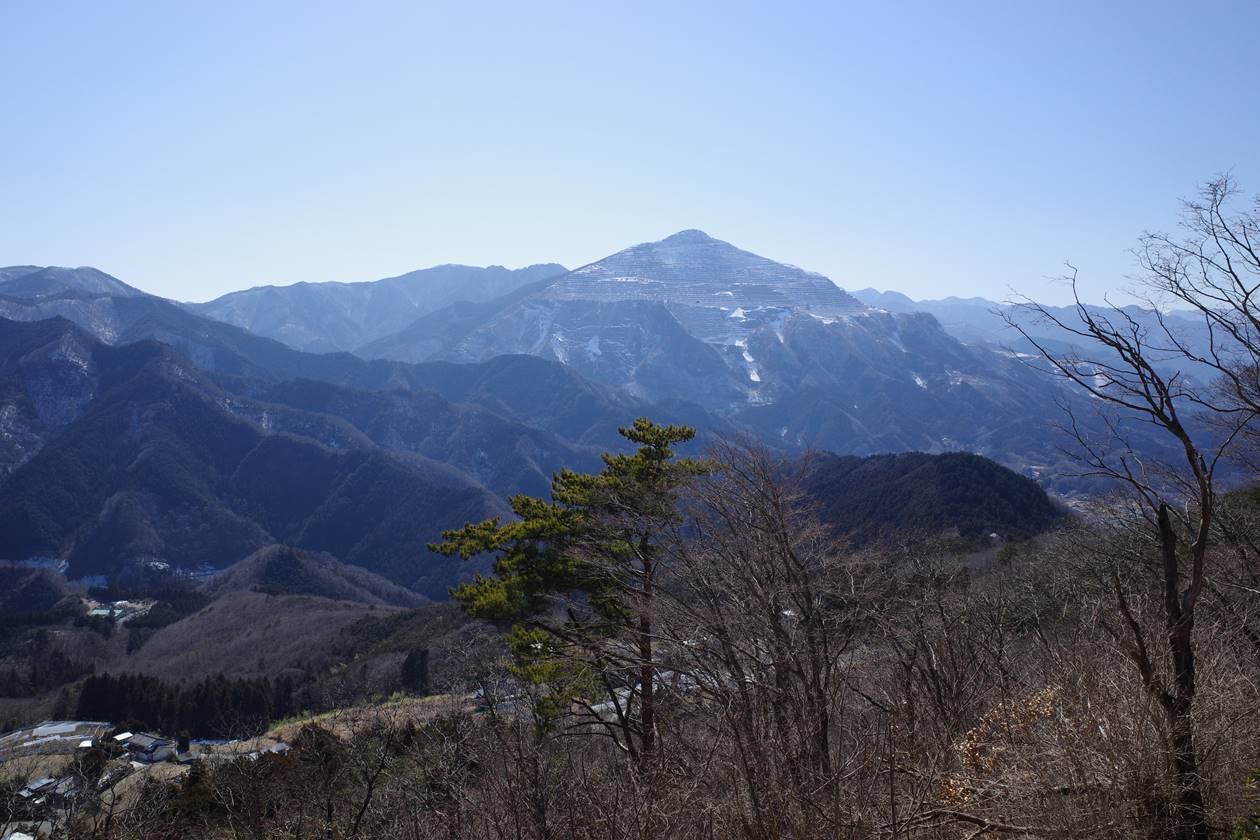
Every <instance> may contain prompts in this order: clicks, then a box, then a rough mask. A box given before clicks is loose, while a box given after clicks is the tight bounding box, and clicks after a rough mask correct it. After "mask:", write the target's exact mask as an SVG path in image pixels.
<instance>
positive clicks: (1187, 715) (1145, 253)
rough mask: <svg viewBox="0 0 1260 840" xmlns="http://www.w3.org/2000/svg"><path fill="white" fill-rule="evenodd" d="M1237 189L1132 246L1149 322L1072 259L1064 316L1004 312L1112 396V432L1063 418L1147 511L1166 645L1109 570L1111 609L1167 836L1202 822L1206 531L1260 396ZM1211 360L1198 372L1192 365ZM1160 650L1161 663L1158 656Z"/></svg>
mask: <svg viewBox="0 0 1260 840" xmlns="http://www.w3.org/2000/svg"><path fill="white" fill-rule="evenodd" d="M1233 192H1234V188H1233V186H1232V185H1231V184H1230V182H1229V181H1228V179H1224V178H1222V179H1219V180H1217V181H1214V182H1212V183H1210V184H1209V185H1208V186H1207V187H1206V188H1205V189H1204V192H1203V198H1202V200H1200V201H1192V202H1188V203H1187V204H1186V206H1185V217H1186V226H1187V229H1188V235H1186V236H1185V237H1183V238H1180V239H1178V238H1175V237H1173V236H1170V235H1166V234H1148V235H1146V236H1145V237H1143V239H1142V243H1141V247H1140V249H1139V250H1138V258H1139V263H1140V265H1141V266H1142V267H1143V269H1144V274H1143V275H1142V277H1141V283H1142V285H1143V288H1145V289H1146V290H1147V291H1148V292H1149V294H1150V300H1151V302H1152V303H1154V304H1156V324H1155V326H1153V327H1150V326H1146V325H1144V324H1143V323H1142V322H1140V321H1139V320H1138V319H1137V318H1135V317H1134V316H1133V315H1132V314H1130V313H1129V312H1126V311H1125V310H1124V309H1123V308H1121V307H1119V306H1110V307H1109V308H1096V307H1090V306H1086V305H1085V304H1084V303H1082V301H1081V299H1080V296H1079V293H1078V290H1077V286H1076V273H1075V269H1073V272H1072V275H1071V277H1070V278H1069V279H1070V281H1071V286H1072V291H1073V297H1074V300H1075V306H1074V307H1073V312H1074V315H1075V317H1074V318H1066V317H1061V316H1059V315H1057V314H1055V313H1054V312H1053V311H1052V310H1050V309H1049V308H1048V307H1046V306H1043V305H1041V304H1037V303H1034V302H1031V301H1026V302H1024V303H1022V304H1021V305H1020V306H1019V307H1017V309H1016V311H1015V313H1013V314H1008V316H1007V321H1008V323H1009V324H1010V325H1011V326H1013V327H1014V328H1015V329H1017V330H1019V332H1020V333H1021V334H1023V336H1024V338H1025V339H1027V340H1028V341H1029V342H1030V343H1031V344H1032V345H1033V346H1035V347H1036V348H1037V350H1038V351H1039V352H1040V354H1041V356H1042V358H1043V359H1044V360H1045V361H1046V362H1047V363H1048V364H1049V367H1050V370H1051V371H1052V372H1053V373H1055V374H1056V375H1058V376H1059V377H1061V378H1062V379H1063V380H1066V381H1067V382H1069V383H1071V384H1072V385H1074V386H1075V387H1076V388H1077V389H1078V390H1080V391H1083V392H1084V393H1085V394H1087V395H1088V396H1089V397H1091V398H1092V399H1093V400H1094V401H1095V403H1094V404H1095V405H1097V406H1100V407H1106V408H1110V409H1113V410H1114V412H1113V413H1111V414H1109V415H1106V416H1105V424H1104V425H1105V428H1106V429H1107V431H1108V434H1107V435H1106V436H1105V437H1104V438H1103V439H1098V438H1094V437H1091V435H1090V434H1089V433H1088V432H1087V431H1085V429H1084V426H1083V424H1080V423H1078V422H1077V420H1078V410H1077V409H1073V408H1071V407H1067V411H1068V419H1069V427H1070V429H1071V430H1072V432H1073V434H1074V435H1075V437H1076V442H1077V443H1078V445H1079V452H1080V457H1081V459H1082V460H1083V461H1084V463H1085V464H1086V465H1087V467H1088V469H1089V471H1090V473H1092V474H1094V475H1099V476H1105V477H1109V478H1112V479H1115V480H1117V481H1119V482H1120V483H1121V484H1122V485H1123V486H1125V487H1127V488H1128V489H1129V490H1130V492H1131V494H1132V497H1133V498H1134V500H1135V501H1136V502H1137V504H1138V505H1139V509H1140V510H1141V511H1142V512H1143V513H1144V519H1145V521H1146V522H1147V524H1148V526H1149V529H1150V532H1151V534H1152V535H1153V537H1154V542H1155V545H1156V546H1157V551H1158V564H1157V570H1158V571H1157V575H1158V580H1159V587H1160V590H1161V592H1162V602H1163V624H1164V628H1163V629H1164V643H1163V647H1164V654H1163V655H1162V656H1161V654H1160V652H1159V649H1158V645H1157V643H1156V642H1155V641H1154V640H1153V639H1152V638H1151V637H1150V634H1149V633H1148V631H1147V629H1146V628H1145V627H1144V626H1143V623H1142V622H1141V621H1140V617H1139V615H1138V614H1137V612H1136V611H1135V608H1134V605H1133V603H1132V598H1131V595H1130V594H1129V592H1128V591H1127V590H1126V587H1125V586H1124V585H1122V581H1121V579H1120V576H1119V575H1118V574H1117V575H1116V576H1115V577H1114V579H1113V596H1114V604H1115V609H1116V610H1117V611H1118V613H1119V615H1120V617H1121V618H1122V620H1123V624H1124V626H1125V628H1126V631H1127V634H1128V637H1129V642H1128V653H1129V656H1130V657H1131V658H1132V660H1133V663H1134V665H1135V666H1136V668H1137V670H1138V673H1139V674H1140V676H1141V680H1142V684H1143V685H1144V686H1145V689H1146V691H1147V692H1148V693H1149V694H1150V695H1151V696H1152V697H1153V698H1154V699H1155V700H1156V701H1158V703H1159V705H1160V707H1161V708H1162V709H1163V712H1164V715H1165V719H1166V724H1167V728H1168V741H1169V758H1170V765H1171V775H1172V783H1173V790H1174V798H1175V819H1174V822H1175V825H1176V836H1177V837H1179V838H1186V840H1190V839H1191V838H1193V839H1194V840H1200V838H1206V837H1207V836H1208V834H1209V823H1208V816H1207V804H1206V802H1205V796H1204V790H1203V784H1202V779H1201V775H1200V766H1199V755H1198V752H1197V751H1196V743H1195V718H1194V698H1195V692H1196V673H1195V652H1196V641H1195V618H1196V612H1197V610H1198V607H1199V604H1200V601H1201V599H1202V598H1203V596H1204V592H1205V588H1206V587H1207V583H1208V564H1207V560H1208V555H1209V545H1210V542H1211V539H1212V536H1213V533H1214V525H1215V523H1216V516H1217V507H1218V501H1219V500H1218V496H1219V493H1220V490H1219V483H1220V481H1219V477H1218V476H1219V472H1220V467H1221V465H1222V464H1223V463H1224V462H1225V458H1226V456H1227V455H1228V454H1230V453H1231V452H1232V451H1233V449H1234V447H1235V444H1236V443H1237V441H1238V440H1239V438H1240V436H1241V435H1243V434H1245V433H1246V432H1247V431H1248V430H1250V429H1252V428H1253V427H1254V425H1255V419H1256V416H1257V413H1258V412H1260V400H1258V399H1256V398H1255V397H1256V394H1257V393H1258V392H1257V391H1256V390H1255V389H1254V388H1253V387H1252V383H1253V381H1254V379H1255V371H1256V361H1257V359H1260V355H1258V354H1257V350H1258V347H1260V345H1257V341H1256V339H1257V337H1258V336H1260V330H1258V329H1257V327H1258V326H1260V319H1258V318H1257V316H1258V315H1260V311H1258V310H1257V308H1256V303H1255V301H1254V299H1253V297H1254V293H1255V291H1256V288H1257V286H1258V285H1260V259H1257V251H1256V247H1257V245H1260V242H1257V238H1258V237H1257V233H1258V232H1260V226H1258V220H1257V215H1256V213H1255V212H1251V213H1243V214H1241V215H1238V216H1232V217H1231V216H1229V215H1228V209H1227V208H1228V202H1229V199H1230V197H1231V195H1232V194H1233ZM1169 299H1171V300H1173V301H1177V302H1180V303H1181V304H1183V305H1187V306H1189V307H1191V308H1192V310H1193V311H1195V312H1197V313H1198V315H1199V316H1200V318H1201V320H1202V325H1203V328H1204V330H1205V335H1206V346H1204V345H1203V344H1195V343H1192V342H1191V341H1188V340H1187V339H1186V338H1185V337H1184V335H1183V334H1182V333H1181V332H1180V331H1179V329H1178V327H1177V325H1176V324H1175V323H1174V321H1173V319H1172V318H1170V317H1168V316H1167V315H1166V314H1165V313H1164V312H1162V310H1161V309H1159V305H1161V304H1166V303H1167V302H1168V301H1169ZM1018 314H1027V315H1031V316H1032V317H1033V318H1034V319H1036V320H1038V321H1040V322H1043V323H1049V324H1051V325H1053V326H1055V327H1057V328H1058V330H1059V331H1060V332H1061V333H1062V334H1063V335H1064V336H1066V337H1068V338H1069V339H1070V340H1071V341H1072V342H1079V343H1080V345H1081V346H1083V348H1084V349H1080V350H1076V349H1074V350H1072V351H1069V352H1067V353H1060V352H1056V351H1054V350H1051V349H1050V348H1049V347H1048V346H1047V344H1046V343H1045V342H1044V341H1042V340H1040V339H1038V338H1037V337H1035V336H1033V335H1032V334H1031V332H1030V330H1029V329H1028V327H1027V325H1026V323H1025V322H1023V321H1021V320H1020V319H1019V318H1018V317H1016V316H1017V315H1018ZM1195 367H1197V368H1199V369H1200V370H1202V369H1204V368H1206V369H1207V370H1209V371H1212V372H1213V373H1214V374H1216V379H1215V380H1214V381H1213V382H1212V383H1210V384H1203V383H1196V382H1195V381H1194V379H1193V378H1192V376H1191V375H1190V374H1189V371H1190V370H1191V369H1192V368H1195ZM1134 420H1136V421H1138V422H1140V423H1141V424H1143V426H1146V427H1151V428H1154V429H1155V430H1156V431H1157V432H1158V433H1159V434H1160V435H1161V436H1162V437H1163V439H1164V440H1167V441H1169V442H1170V443H1171V444H1172V446H1173V448H1174V450H1175V451H1176V452H1178V453H1179V454H1178V456H1177V457H1175V458H1169V459H1167V460H1165V461H1162V462H1161V461H1158V460H1155V459H1151V458H1150V457H1149V455H1148V454H1146V453H1143V452H1140V451H1139V450H1138V448H1137V447H1136V446H1135V445H1134V444H1133V442H1132V438H1131V430H1132V428H1133V427H1132V426H1129V425H1126V423H1131V422H1132V421H1134ZM1161 661H1163V662H1164V663H1166V666H1167V667H1162V666H1161Z"/></svg>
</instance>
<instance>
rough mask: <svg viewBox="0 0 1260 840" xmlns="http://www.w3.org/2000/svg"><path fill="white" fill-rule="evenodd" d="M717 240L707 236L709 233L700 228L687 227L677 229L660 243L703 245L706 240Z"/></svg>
mask: <svg viewBox="0 0 1260 840" xmlns="http://www.w3.org/2000/svg"><path fill="white" fill-rule="evenodd" d="M718 241H720V240H717V239H714V238H713V237H712V236H709V234H707V233H705V232H704V231H702V230H697V229H696V228H688V229H687V230H680V231H678V233H675V234H674V235H673V236H667V237H665V238H664V239H662V240H661V244H669V245H703V244H705V243H708V242H718Z"/></svg>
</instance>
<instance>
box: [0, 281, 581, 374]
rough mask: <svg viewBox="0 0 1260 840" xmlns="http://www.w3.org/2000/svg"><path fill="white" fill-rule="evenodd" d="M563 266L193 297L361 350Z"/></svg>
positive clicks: (250, 325)
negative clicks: (207, 298) (455, 305)
mask: <svg viewBox="0 0 1260 840" xmlns="http://www.w3.org/2000/svg"><path fill="white" fill-rule="evenodd" d="M564 272H565V269H564V266H561V265H556V264H555V263H546V264H542V265H531V266H527V267H526V268H519V269H515V270H512V269H507V268H503V267H502V266H497V265H492V266H489V267H486V268H475V267H472V266H466V265H439V266H435V267H433V268H425V269H421V270H419V271H411V272H408V273H407V274H401V275H399V276H397V277H387V278H385V279H384V280H375V281H369V282H362V283H295V284H293V285H291V286H258V287H256V288H253V289H246V290H244V291H240V292H231V293H230V294H226V295H223V296H222V297H220V298H216V299H215V300H212V301H209V302H208V303H191V304H186V305H187V307H188V308H189V309H190V310H192V311H193V312H196V313H197V314H199V315H205V316H206V317H209V318H213V319H215V320H216V321H223V322H225V323H228V324H235V325H236V326H238V327H244V328H245V329H247V330H249V331H250V332H252V333H254V334H256V335H261V336H266V337H267V338H274V339H276V340H277V341H283V342H284V343H285V344H288V345H289V346H290V347H294V348H296V349H298V350H309V351H311V352H313V353H330V352H335V351H338V350H354V349H355V348H358V347H361V346H363V345H364V344H367V343H369V342H371V341H375V340H376V339H379V338H382V337H383V336H386V335H389V334H391V333H394V332H397V331H398V330H401V329H403V328H405V327H407V326H408V325H410V324H411V323H412V322H414V321H415V320H416V319H418V318H419V317H421V316H422V315H427V314H428V313H430V312H433V311H434V310H437V309H441V308H442V307H444V306H447V305H449V304H452V303H455V302H457V301H473V302H476V301H484V300H490V299H492V298H496V297H499V296H501V295H504V294H507V293H508V292H511V291H513V290H515V289H518V288H520V287H521V286H524V285H527V284H529V283H532V282H535V281H537V280H542V279H544V278H547V277H555V276H557V275H560V274H564ZM0 289H2V287H0Z"/></svg>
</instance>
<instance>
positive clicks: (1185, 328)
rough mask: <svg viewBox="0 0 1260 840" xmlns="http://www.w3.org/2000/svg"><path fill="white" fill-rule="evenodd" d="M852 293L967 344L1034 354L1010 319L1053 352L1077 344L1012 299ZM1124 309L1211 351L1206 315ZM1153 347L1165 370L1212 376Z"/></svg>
mask: <svg viewBox="0 0 1260 840" xmlns="http://www.w3.org/2000/svg"><path fill="white" fill-rule="evenodd" d="M853 296H854V297H855V298H857V299H858V300H860V301H862V303H864V304H867V305H868V306H871V307H875V308H878V309H883V310H885V311H888V312H897V313H904V314H909V313H916V312H922V313H926V314H929V315H931V316H932V317H933V318H935V319H936V320H937V322H938V323H939V324H940V325H941V328H942V329H944V330H945V331H946V332H947V333H949V334H950V335H952V336H953V337H954V338H957V339H958V340H959V341H961V342H963V343H965V344H975V345H987V346H990V347H1000V348H1007V349H1009V350H1011V351H1013V352H1016V353H1025V354H1029V355H1034V354H1036V353H1037V352H1038V351H1037V348H1036V347H1034V346H1033V344H1032V343H1031V342H1030V341H1029V340H1028V339H1027V338H1025V337H1024V336H1023V335H1022V334H1021V333H1020V331H1019V330H1017V329H1015V328H1014V327H1012V326H1011V324H1010V323H1009V322H1008V321H1007V318H1008V317H1010V318H1013V319H1014V320H1015V321H1016V322H1017V323H1018V324H1019V325H1020V326H1021V327H1022V328H1023V329H1024V330H1025V331H1026V332H1027V333H1028V334H1029V335H1030V336H1031V337H1032V338H1033V339H1035V340H1036V341H1037V343H1038V344H1041V345H1042V346H1043V347H1046V348H1047V349H1049V350H1052V351H1054V352H1056V353H1064V352H1068V351H1070V350H1072V349H1073V347H1074V344H1073V342H1072V341H1071V340H1070V338H1071V337H1070V336H1065V335H1064V334H1063V331H1062V330H1060V329H1059V328H1058V327H1057V326H1055V325H1054V324H1051V323H1048V322H1045V321H1041V320H1038V319H1036V318H1032V317H1030V316H1029V314H1028V312H1027V311H1026V310H1024V309H1021V308H1020V307H1019V306H1017V305H1015V304H1012V303H1008V302H998V301H993V300H988V299H986V298H981V297H971V298H960V297H947V298H941V299H939V300H911V299H910V298H909V297H907V296H906V295H903V294H901V293H900V292H891V291H890V292H880V291H877V290H875V289H859V290H857V291H855V292H854V293H853ZM1086 309H1087V310H1088V311H1090V312H1091V313H1092V314H1094V315H1096V316H1099V317H1103V318H1108V317H1110V318H1113V319H1114V318H1116V317H1117V315H1116V313H1115V312H1114V311H1113V310H1111V309H1109V308H1107V307H1102V306H1091V305H1087V306H1086ZM1046 311H1047V312H1049V313H1050V314H1051V315H1053V316H1054V317H1055V318H1057V319H1059V320H1060V321H1061V322H1062V323H1064V324H1070V325H1075V324H1078V323H1079V315H1078V314H1077V312H1076V310H1075V309H1074V308H1073V307H1068V306H1047V307H1046ZM1121 311H1122V312H1123V315H1124V316H1125V317H1127V318H1131V319H1133V321H1134V323H1136V324H1138V325H1139V326H1141V327H1142V328H1143V329H1145V330H1147V331H1148V332H1149V333H1150V334H1151V335H1153V336H1156V337H1158V336H1161V335H1162V334H1163V329H1164V328H1165V326H1167V328H1169V329H1171V330H1173V331H1174V333H1175V334H1176V335H1177V337H1178V340H1179V341H1182V342H1184V343H1185V346H1187V347H1189V348H1190V349H1192V350H1193V351H1194V352H1196V353H1203V354H1206V353H1207V352H1208V341H1209V336H1208V333H1207V330H1206V329H1205V328H1204V325H1203V320H1202V318H1201V317H1197V316H1196V315H1195V314H1194V313H1191V312H1189V311H1185V310H1175V309H1174V310H1169V311H1167V312H1163V313H1161V314H1160V315H1158V316H1157V314H1156V313H1155V311H1154V310H1151V309H1146V308H1143V307H1140V306H1136V305H1134V304H1129V305H1127V306H1124V307H1123V308H1122V310H1121ZM1161 318H1162V320H1163V323H1162V324H1161V323H1160V320H1161ZM1155 344H1156V345H1158V344H1159V341H1158V340H1156V342H1155ZM1149 349H1150V350H1151V353H1150V355H1151V358H1152V361H1154V362H1155V363H1156V365H1157V366H1159V367H1161V368H1163V369H1164V370H1167V371H1172V370H1178V371H1182V372H1183V373H1189V374H1196V373H1197V374H1198V375H1200V376H1202V377H1207V378H1211V376H1212V375H1213V373H1212V371H1210V370H1206V369H1203V370H1199V369H1196V368H1195V366H1194V365H1193V364H1189V363H1188V362H1187V360H1186V359H1185V357H1184V356H1183V355H1182V354H1180V353H1164V354H1161V353H1160V352H1159V351H1158V350H1156V349H1155V348H1154V347H1151V348H1149Z"/></svg>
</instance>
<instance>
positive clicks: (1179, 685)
mask: <svg viewBox="0 0 1260 840" xmlns="http://www.w3.org/2000/svg"><path fill="white" fill-rule="evenodd" d="M1159 541H1160V550H1161V553H1162V555H1163V557H1162V559H1163V564H1164V612H1165V618H1166V621H1167V627H1168V650H1169V654H1170V655H1171V658H1172V666H1173V685H1172V690H1171V691H1169V692H1167V693H1165V695H1164V697H1163V705H1164V712H1165V715H1166V717H1167V720H1168V730H1169V742H1170V743H1169V746H1170V748H1171V752H1172V775H1173V788H1174V795H1175V797H1176V813H1175V823H1174V825H1175V829H1174V830H1175V833H1176V837H1177V840H1207V838H1208V836H1209V831H1208V824H1207V807H1206V805H1205V803H1204V799H1203V788H1202V780H1201V779H1200V777H1199V759H1198V754H1197V752H1196V751H1195V747H1194V716H1193V707H1194V692H1195V674H1194V606H1195V604H1194V602H1193V601H1192V600H1190V599H1189V598H1184V597H1183V594H1182V592H1181V585H1180V575H1179V574H1178V565H1177V533H1176V531H1174V530H1173V527H1172V521H1171V519H1170V517H1169V515H1168V506H1167V505H1161V506H1160V508H1159ZM1196 548H1197V546H1196Z"/></svg>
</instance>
